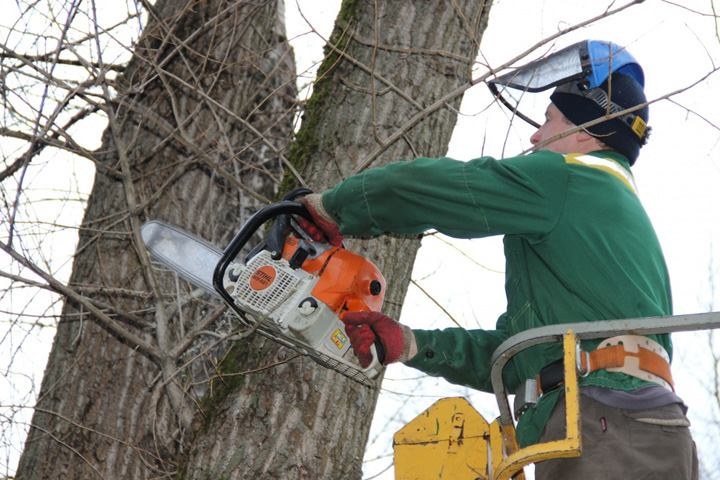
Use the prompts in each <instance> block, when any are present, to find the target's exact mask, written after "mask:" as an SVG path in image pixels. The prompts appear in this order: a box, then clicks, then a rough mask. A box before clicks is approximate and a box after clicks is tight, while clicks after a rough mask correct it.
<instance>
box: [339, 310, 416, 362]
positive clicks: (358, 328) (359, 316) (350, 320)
mask: <svg viewBox="0 0 720 480" xmlns="http://www.w3.org/2000/svg"><path fill="white" fill-rule="evenodd" d="M342 321H343V323H345V332H346V333H347V335H348V337H349V338H350V344H351V345H352V347H353V351H354V352H355V355H357V357H358V360H359V361H360V365H361V366H362V367H363V368H366V367H368V366H369V365H370V364H371V363H372V360H373V357H372V352H371V351H370V347H371V346H372V344H373V343H374V342H375V340H376V339H379V340H380V343H381V344H382V348H383V349H384V350H385V359H384V361H382V364H383V365H389V364H391V363H394V362H405V361H407V360H408V354H409V350H410V341H411V337H412V334H413V333H412V330H411V329H410V328H409V327H406V326H405V325H402V324H400V323H399V322H397V321H395V320H393V319H392V318H390V317H388V316H387V315H383V314H382V313H380V312H349V313H346V314H345V315H344V316H343V317H342Z"/></svg>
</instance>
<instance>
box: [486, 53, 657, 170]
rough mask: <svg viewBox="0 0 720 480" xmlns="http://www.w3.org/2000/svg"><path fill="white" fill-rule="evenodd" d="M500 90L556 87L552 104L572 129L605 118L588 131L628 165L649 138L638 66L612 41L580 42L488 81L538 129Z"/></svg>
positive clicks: (494, 89)
mask: <svg viewBox="0 0 720 480" xmlns="http://www.w3.org/2000/svg"><path fill="white" fill-rule="evenodd" d="M498 85H501V86H503V87H510V88H514V89H518V90H522V91H525V92H541V91H544V90H547V89H549V88H552V87H556V88H555V91H554V92H553V94H552V95H551V96H550V100H551V101H552V102H553V103H554V104H555V106H557V107H558V109H559V110H560V111H561V112H562V113H563V115H565V117H566V118H567V119H568V120H570V121H571V122H572V123H574V124H575V125H582V124H584V123H587V122H590V121H593V120H597V119H600V118H603V117H608V119H607V120H605V121H604V122H602V123H598V124H597V125H593V126H590V127H588V128H587V131H588V132H590V133H591V134H593V135H595V136H597V137H598V139H599V140H601V141H602V142H604V143H605V144H607V145H608V146H609V147H611V148H613V149H615V150H617V151H618V152H620V153H622V154H624V155H625V156H626V157H627V158H628V159H629V160H630V164H631V165H632V164H633V163H635V160H637V157H638V154H639V151H640V147H641V146H642V145H644V144H645V143H646V142H647V138H648V135H649V134H650V130H651V129H650V127H648V126H647V122H648V118H649V117H648V115H649V109H648V107H647V105H644V104H645V103H646V102H647V99H646V97H645V92H644V91H643V87H644V85H645V76H644V73H643V70H642V67H641V66H640V64H639V63H638V62H637V60H635V58H634V57H633V56H632V55H630V53H629V52H628V51H627V50H626V49H625V48H623V47H621V46H619V45H617V44H614V43H612V42H604V41H598V40H584V41H582V42H578V43H576V44H574V45H570V46H569V47H566V48H564V49H562V50H559V51H558V52H555V53H553V54H551V55H549V56H548V57H546V58H542V59H539V60H536V61H534V62H532V63H529V64H527V65H525V66H523V67H519V68H517V69H515V70H513V71H511V72H509V73H507V74H505V75H502V76H500V77H497V78H495V79H493V80H491V81H489V82H488V86H489V87H490V89H491V90H492V91H493V93H494V94H495V95H496V96H497V97H498V99H500V100H501V102H502V103H504V104H505V105H506V106H508V107H509V108H511V109H512V110H513V111H514V112H515V113H516V114H517V115H518V116H519V117H520V118H523V119H524V120H526V121H528V123H530V124H531V125H533V126H535V127H536V128H539V127H540V124H539V123H537V122H534V121H532V120H531V119H529V118H528V117H527V116H525V115H523V114H521V113H520V112H519V111H518V109H517V106H513V105H511V104H510V102H508V101H507V100H506V99H505V98H504V97H503V96H502V94H501V93H500V91H499V90H498ZM640 105H643V106H642V107H640V108H637V109H635V110H633V111H632V112H628V113H625V114H622V115H618V113H619V112H622V111H625V110H628V109H633V108H634V107H638V106H640Z"/></svg>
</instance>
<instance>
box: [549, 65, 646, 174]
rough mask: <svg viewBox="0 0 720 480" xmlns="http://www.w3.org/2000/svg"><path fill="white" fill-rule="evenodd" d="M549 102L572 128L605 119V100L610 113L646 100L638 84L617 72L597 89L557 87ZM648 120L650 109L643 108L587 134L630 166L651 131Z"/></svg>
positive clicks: (590, 128) (610, 121)
mask: <svg viewBox="0 0 720 480" xmlns="http://www.w3.org/2000/svg"><path fill="white" fill-rule="evenodd" d="M608 85H610V91H608ZM550 101H552V103H554V104H555V106H556V107H557V108H558V110H560V112H562V114H563V115H565V117H566V118H567V119H568V120H570V121H571V122H572V123H574V124H575V125H582V124H583V123H586V122H590V121H592V120H595V119H598V118H601V117H604V116H605V115H606V114H607V112H608V101H609V103H610V113H611V114H612V113H616V112H619V111H622V110H625V109H628V108H632V107H635V106H637V105H641V104H644V103H645V102H646V101H647V99H646V98H645V92H644V91H643V88H642V87H641V86H640V84H639V83H638V82H636V81H635V80H634V79H633V78H632V77H630V76H628V75H624V74H622V73H617V72H616V73H614V74H613V75H612V77H611V78H610V79H608V80H606V81H605V82H604V83H603V84H602V85H600V87H598V88H596V89H592V90H586V91H581V90H579V89H578V88H576V87H575V86H573V87H572V88H569V89H568V88H563V87H562V86H561V87H558V88H556V89H555V91H554V92H553V94H552V95H551V96H550ZM613 104H614V105H613ZM638 117H639V118H638ZM648 118H649V108H648V106H647V105H646V106H644V107H643V108H641V109H639V110H635V111H634V112H632V113H630V114H627V115H623V116H622V117H617V118H613V119H611V120H607V121H605V122H602V123H599V124H597V125H594V126H592V127H589V128H587V131H588V132H589V133H591V134H593V135H594V136H596V137H597V138H598V140H600V141H602V142H603V143H605V144H606V145H608V146H609V147H611V148H613V149H614V150H617V151H618V152H620V153H622V154H623V155H625V156H626V157H627V158H628V160H630V165H633V164H634V163H635V161H636V160H637V158H638V155H639V154H640V147H642V146H643V145H644V144H645V142H646V141H647V136H648V134H649V131H650V128H649V127H646V126H647V122H648Z"/></svg>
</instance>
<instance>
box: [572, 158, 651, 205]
mask: <svg viewBox="0 0 720 480" xmlns="http://www.w3.org/2000/svg"><path fill="white" fill-rule="evenodd" d="M564 157H565V163H572V164H575V165H585V166H586V167H590V168H596V169H598V170H602V171H603V172H607V173H609V174H610V175H612V176H613V177H615V178H617V179H618V180H620V181H621V182H623V183H624V184H625V186H626V187H628V188H629V189H630V190H632V192H633V193H634V194H635V195H637V194H638V190H637V186H636V185H635V179H634V178H633V176H632V174H631V173H630V172H628V171H627V170H625V168H624V167H623V166H622V165H620V164H619V163H618V162H616V161H615V160H612V159H609V158H598V157H593V156H591V155H582V154H569V155H564Z"/></svg>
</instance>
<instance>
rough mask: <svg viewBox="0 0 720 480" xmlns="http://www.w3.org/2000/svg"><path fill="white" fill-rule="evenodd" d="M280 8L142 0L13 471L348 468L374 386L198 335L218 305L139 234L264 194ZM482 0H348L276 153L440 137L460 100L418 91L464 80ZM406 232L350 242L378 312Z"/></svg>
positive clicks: (225, 224)
mask: <svg viewBox="0 0 720 480" xmlns="http://www.w3.org/2000/svg"><path fill="white" fill-rule="evenodd" d="M281 12H282V2H275V1H273V2H259V3H257V2H241V1H229V0H228V1H223V0H208V1H203V2H201V1H189V2H188V1H186V0H182V1H181V0H158V2H157V4H156V6H155V8H154V9H153V19H152V21H151V23H150V24H149V27H148V29H147V31H146V32H145V34H144V36H143V38H142V40H141V41H140V42H139V44H138V46H137V48H136V51H135V56H134V58H133V61H132V62H131V64H130V65H129V66H128V68H127V71H126V72H125V74H124V75H123V77H122V84H121V85H120V86H119V88H118V94H117V96H116V97H115V98H114V99H113V101H112V102H110V103H109V104H108V105H106V107H105V108H106V112H107V115H108V118H109V121H110V126H109V128H108V129H107V131H106V134H105V137H104V142H103V147H102V149H101V152H103V153H102V157H103V158H102V165H101V166H100V167H99V168H98V172H97V175H96V180H95V186H94V188H93V192H92V195H91V197H90V200H89V204H88V210H87V213H86V216H85V219H84V221H83V224H82V229H81V235H80V243H79V245H78V251H77V254H76V259H75V264H74V269H73V274H72V277H71V282H70V283H71V286H72V287H74V288H76V289H77V290H78V291H81V292H82V293H83V294H84V295H85V296H86V297H88V298H90V299H91V300H92V302H91V303H90V302H84V303H81V302H79V301H77V300H68V302H67V304H66V307H65V310H64V316H63V318H62V320H61V322H60V324H59V326H58V333H57V336H56V339H55V343H54V346H53V350H52V352H51V356H50V359H49V363H48V368H47V371H46V374H45V377H44V379H43V385H42V390H41V395H40V399H39V401H38V404H37V407H36V413H35V416H34V418H33V424H32V428H31V431H30V435H29V437H28V441H27V444H26V448H25V451H24V453H23V456H22V459H21V462H20V466H19V470H18V472H17V478H18V479H40V478H169V477H175V478H238V479H240V478H243V479H244V478H313V479H315V478H360V476H361V460H362V451H363V449H364V445H365V442H366V440H367V435H368V429H369V426H370V420H371V418H372V411H373V409H374V406H375V401H376V399H377V393H378V392H377V390H372V389H368V388H366V387H360V386H358V385H356V384H354V383H352V382H351V381H349V380H347V379H345V378H344V377H342V376H340V375H338V374H336V373H334V372H332V371H329V370H326V369H323V368H322V367H319V366H317V365H315V364H314V363H313V362H311V361H310V360H307V359H304V358H294V356H293V353H292V352H289V351H287V350H286V349H284V348H281V347H279V346H277V345H275V344H272V343H271V342H268V341H265V340H263V339H262V338H260V337H258V336H256V335H255V336H251V337H249V338H247V339H243V340H240V341H237V342H229V341H228V342H225V343H224V345H229V349H228V350H222V349H221V350H218V349H213V350H208V349H207V348H204V345H205V343H203V342H200V341H199V340H198V339H196V335H195V334H196V333H197V331H199V330H207V329H208V328H209V327H210V322H211V320H213V319H218V318H220V319H222V318H223V317H222V315H223V313H222V308H221V307H219V306H218V305H217V304H216V303H214V302H212V301H210V300H208V299H207V298H205V299H202V298H200V299H198V298H197V297H198V296H197V295H189V293H190V292H191V289H189V288H188V287H187V286H186V285H181V284H180V283H176V280H175V277H174V276H172V275H170V274H168V273H167V272H162V271H159V270H157V269H155V268H151V267H150V265H149V263H148V260H147V257H146V255H145V252H144V250H143V247H142V245H141V244H140V242H139V241H138V239H139V237H138V235H139V234H138V228H139V225H140V224H141V223H142V221H144V220H146V219H150V218H161V219H164V220H167V221H170V222H172V223H175V224H177V225H180V226H183V227H185V228H186V229H188V230H190V231H192V232H194V233H197V234H199V235H200V236H202V237H204V238H207V239H209V240H212V241H213V242H214V243H215V244H216V245H219V246H222V245H224V244H225V243H226V242H227V241H228V239H229V237H230V235H231V234H232V233H233V232H234V230H235V229H236V228H237V227H238V226H239V225H240V224H241V223H242V222H243V220H244V219H245V218H247V216H248V214H249V213H251V212H252V211H254V210H255V209H256V208H258V206H260V205H262V204H263V203H264V202H265V201H266V200H267V199H270V198H272V197H273V196H274V194H275V191H276V187H277V182H278V178H279V176H280V175H281V171H282V167H281V161H280V155H279V153H278V152H279V151H282V150H283V148H284V147H285V146H287V144H288V142H289V141H290V139H291V137H292V133H291V130H292V123H291V121H292V113H293V102H294V99H295V90H294V83H293V76H292V73H293V69H294V66H293V61H292V55H291V52H290V50H289V48H288V47H287V44H286V42H285V36H284V27H283V26H282V22H283V19H282V18H281V17H282V15H281ZM488 12H489V4H488V5H484V2H473V1H469V0H462V1H461V0H456V1H453V2H432V1H426V0H424V1H410V0H406V1H398V2H374V1H369V0H358V1H345V2H344V4H343V7H342V11H341V13H340V15H339V17H338V21H337V24H336V28H335V31H334V33H333V39H332V41H331V44H332V46H330V47H329V48H328V49H327V52H326V53H327V58H326V60H325V62H324V64H323V67H322V68H321V71H320V77H321V78H320V80H319V81H318V83H317V84H316V86H315V92H314V94H313V98H312V99H311V100H310V101H309V103H308V104H307V105H306V108H305V113H304V117H303V124H302V128H301V130H300V131H299V132H298V134H297V137H296V139H295V142H294V144H293V147H292V150H291V152H290V153H289V155H288V157H289V159H290V160H291V161H292V163H293V165H294V166H295V168H297V170H298V171H299V172H300V176H301V177H302V178H303V179H304V180H305V181H306V183H308V184H309V185H310V186H311V187H312V188H314V189H315V190H316V191H321V190H323V189H324V188H326V187H328V186H330V185H332V184H333V183H334V182H336V181H337V180H338V179H340V178H343V177H345V176H347V175H349V174H351V173H352V172H353V171H354V170H356V169H358V168H361V167H362V166H363V165H365V164H366V163H367V160H368V159H373V160H374V161H373V162H372V166H378V165H382V164H385V163H388V162H392V161H400V160H408V159H410V158H412V157H414V156H439V155H443V154H444V153H445V151H446V149H447V143H448V141H449V138H450V134H451V132H452V129H453V127H454V124H455V119H456V112H457V108H458V107H459V101H460V100H459V97H458V98H455V99H454V100H452V101H449V102H440V103H439V104H438V105H439V108H435V107H433V105H435V104H436V102H437V101H438V100H439V99H440V98H442V97H443V95H445V94H447V93H448V92H451V91H453V90H454V89H456V88H458V87H459V86H461V85H463V84H466V83H467V82H468V80H469V75H470V68H471V64H472V60H473V59H474V56H475V54H476V51H477V46H478V43H479V41H480V36H481V33H482V31H483V30H484V28H485V25H486V21H487V15H488ZM431 107H432V108H431ZM249 125H252V128H250V127H249ZM257 132H260V133H261V134H262V135H263V138H259V137H258V135H257ZM398 132H401V134H397V133H398ZM396 134H397V135H396ZM393 135H396V137H397V138H396V137H393ZM293 183H296V181H295V180H293V179H291V178H289V177H287V178H286V182H285V184H284V185H283V186H282V187H281V190H283V189H286V188H288V187H289V185H291V184H293ZM418 246H419V241H418V239H400V238H392V237H382V238H379V239H375V240H369V241H364V242H352V243H351V244H350V247H351V248H352V249H355V250H357V251H361V252H364V254H366V255H368V256H369V257H371V259H372V260H373V261H375V262H376V263H377V264H378V266H379V267H380V269H381V270H382V271H383V272H384V274H385V276H386V279H387V281H388V285H389V287H390V288H389V291H388V293H387V295H386V299H387V302H386V311H387V312H388V313H389V314H391V315H397V314H398V313H399V311H400V308H401V305H402V300H403V297H404V294H405V290H406V288H407V282H408V280H409V276H410V271H411V267H412V262H413V259H414V256H415V252H416V250H417V248H418ZM210 338H213V337H212V336H211V337H210ZM206 343H207V342H206ZM218 356H219V357H220V358H216V357H218Z"/></svg>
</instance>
